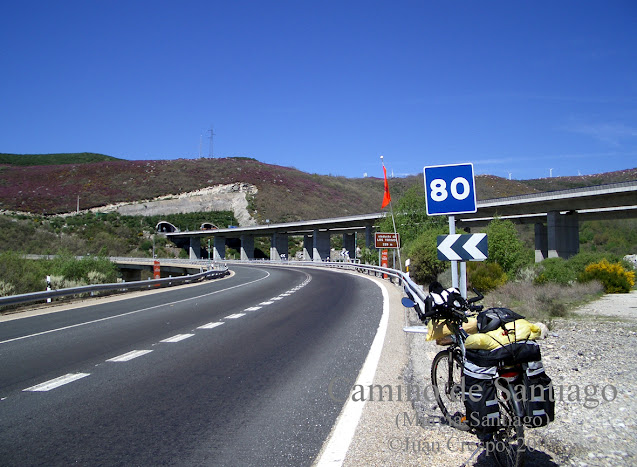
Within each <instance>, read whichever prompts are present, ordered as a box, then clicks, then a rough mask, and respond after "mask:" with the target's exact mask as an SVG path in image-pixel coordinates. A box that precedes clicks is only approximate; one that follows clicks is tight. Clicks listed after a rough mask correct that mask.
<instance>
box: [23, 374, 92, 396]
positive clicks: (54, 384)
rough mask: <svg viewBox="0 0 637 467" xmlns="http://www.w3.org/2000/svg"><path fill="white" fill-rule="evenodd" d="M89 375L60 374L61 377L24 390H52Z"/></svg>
mask: <svg viewBox="0 0 637 467" xmlns="http://www.w3.org/2000/svg"><path fill="white" fill-rule="evenodd" d="M89 375H90V373H69V374H67V375H64V376H60V377H59V378H55V379H52V380H50V381H47V382H45V383H41V384H37V385H35V386H31V387H30V388H26V389H23V390H22V391H31V392H45V391H50V390H51V389H55V388H58V387H60V386H64V385H65V384H68V383H72V382H73V381H77V380H78V379H82V378H84V377H86V376H89Z"/></svg>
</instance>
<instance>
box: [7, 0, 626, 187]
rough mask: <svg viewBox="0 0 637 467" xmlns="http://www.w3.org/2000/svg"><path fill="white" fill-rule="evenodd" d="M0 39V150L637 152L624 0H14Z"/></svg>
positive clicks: (618, 160)
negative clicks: (513, 0) (212, 129)
mask: <svg viewBox="0 0 637 467" xmlns="http://www.w3.org/2000/svg"><path fill="white" fill-rule="evenodd" d="M0 44H1V47H0V70H1V71H0V108H1V112H0V152H8V153H19V154H27V153H57V152H98V153H103V154H108V155H111V156H115V157H121V158H126V159H176V158H180V157H181V158H195V157H198V156H199V154H200V152H201V154H202V155H203V156H209V155H210V140H209V138H208V136H209V130H210V128H211V127H213V128H214V133H215V136H214V140H213V152H214V156H217V157H230V156H244V157H254V158H256V159H258V160H260V161H263V162H268V163H273V164H279V165H284V166H293V167H296V168H298V169H300V170H303V171H306V172H310V173H319V174H334V175H344V176H347V177H361V176H363V174H364V173H367V174H368V175H369V176H376V177H382V167H381V165H380V159H379V156H380V155H381V154H382V155H383V156H384V157H385V164H386V166H387V168H388V171H389V172H393V173H394V175H396V176H398V175H403V174H414V173H422V169H423V167H424V166H430V165H440V164H453V163H464V162H473V163H474V167H475V172H476V173H477V174H492V175H498V176H501V177H509V176H511V177H512V178H514V179H529V178H540V177H548V176H549V175H550V174H551V173H552V175H553V176H563V175H578V174H583V175H586V174H593V173H600V172H605V171H612V170H621V169H628V168H634V167H637V2H634V1H633V0H627V1H586V0H585V1H581V0H579V1H562V0H560V1H533V2H512V1H510V0H509V1H451V0H450V1H442V0H440V1H391V2H390V1H381V2H379V1H370V0H367V1H346V0H342V1H329V0H328V1H321V2H317V1H312V2H311V1H303V0H294V1H263V0H261V1H241V0H237V1H228V0H224V1H217V0H209V1H183V2H176V1H152V2H151V1H147V2H142V1H135V0H126V1H119V0H114V1H97V0H94V1H92V0H82V1H74V0H70V1H69V0H65V1H62V2H51V1H28V0H25V1H19V2H18V1H10V2H4V3H3V5H2V7H0ZM200 142H201V143H202V144H201V145H200ZM200 146H201V151H200ZM550 169H552V171H551V170H550Z"/></svg>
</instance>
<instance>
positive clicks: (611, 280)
mask: <svg viewBox="0 0 637 467" xmlns="http://www.w3.org/2000/svg"><path fill="white" fill-rule="evenodd" d="M578 279H579V281H580V282H588V281H591V280H598V281H599V282H601V283H602V285H603V286H604V292H606V293H628V292H630V290H631V289H632V288H633V287H634V286H635V271H626V269H624V267H623V266H622V265H621V264H620V263H610V262H609V261H607V260H605V259H603V260H601V261H600V262H598V263H593V264H589V265H588V266H586V268H585V269H584V272H583V273H582V274H580V276H579V278H578Z"/></svg>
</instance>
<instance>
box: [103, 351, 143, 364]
mask: <svg viewBox="0 0 637 467" xmlns="http://www.w3.org/2000/svg"><path fill="white" fill-rule="evenodd" d="M151 352H152V350H133V351H132V352H128V353H125V354H123V355H120V356H119V357H113V358H109V359H108V360H106V361H107V362H127V361H129V360H132V359H133V358H137V357H141V356H142V355H146V354H147V353H151Z"/></svg>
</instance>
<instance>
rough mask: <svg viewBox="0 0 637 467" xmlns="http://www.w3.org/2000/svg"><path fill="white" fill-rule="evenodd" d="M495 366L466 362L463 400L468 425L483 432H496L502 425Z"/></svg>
mask: <svg viewBox="0 0 637 467" xmlns="http://www.w3.org/2000/svg"><path fill="white" fill-rule="evenodd" d="M496 376H497V371H496V367H495V366H488V367H483V366H479V365H476V364H474V363H472V362H471V361H469V360H465V362H464V374H463V384H464V391H463V398H464V406H465V409H466V411H467V424H468V425H469V426H470V427H472V428H476V429H478V430H479V431H482V432H493V431H495V430H496V429H497V428H498V426H499V423H500V406H499V404H498V398H497V397H496V387H495V378H496Z"/></svg>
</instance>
